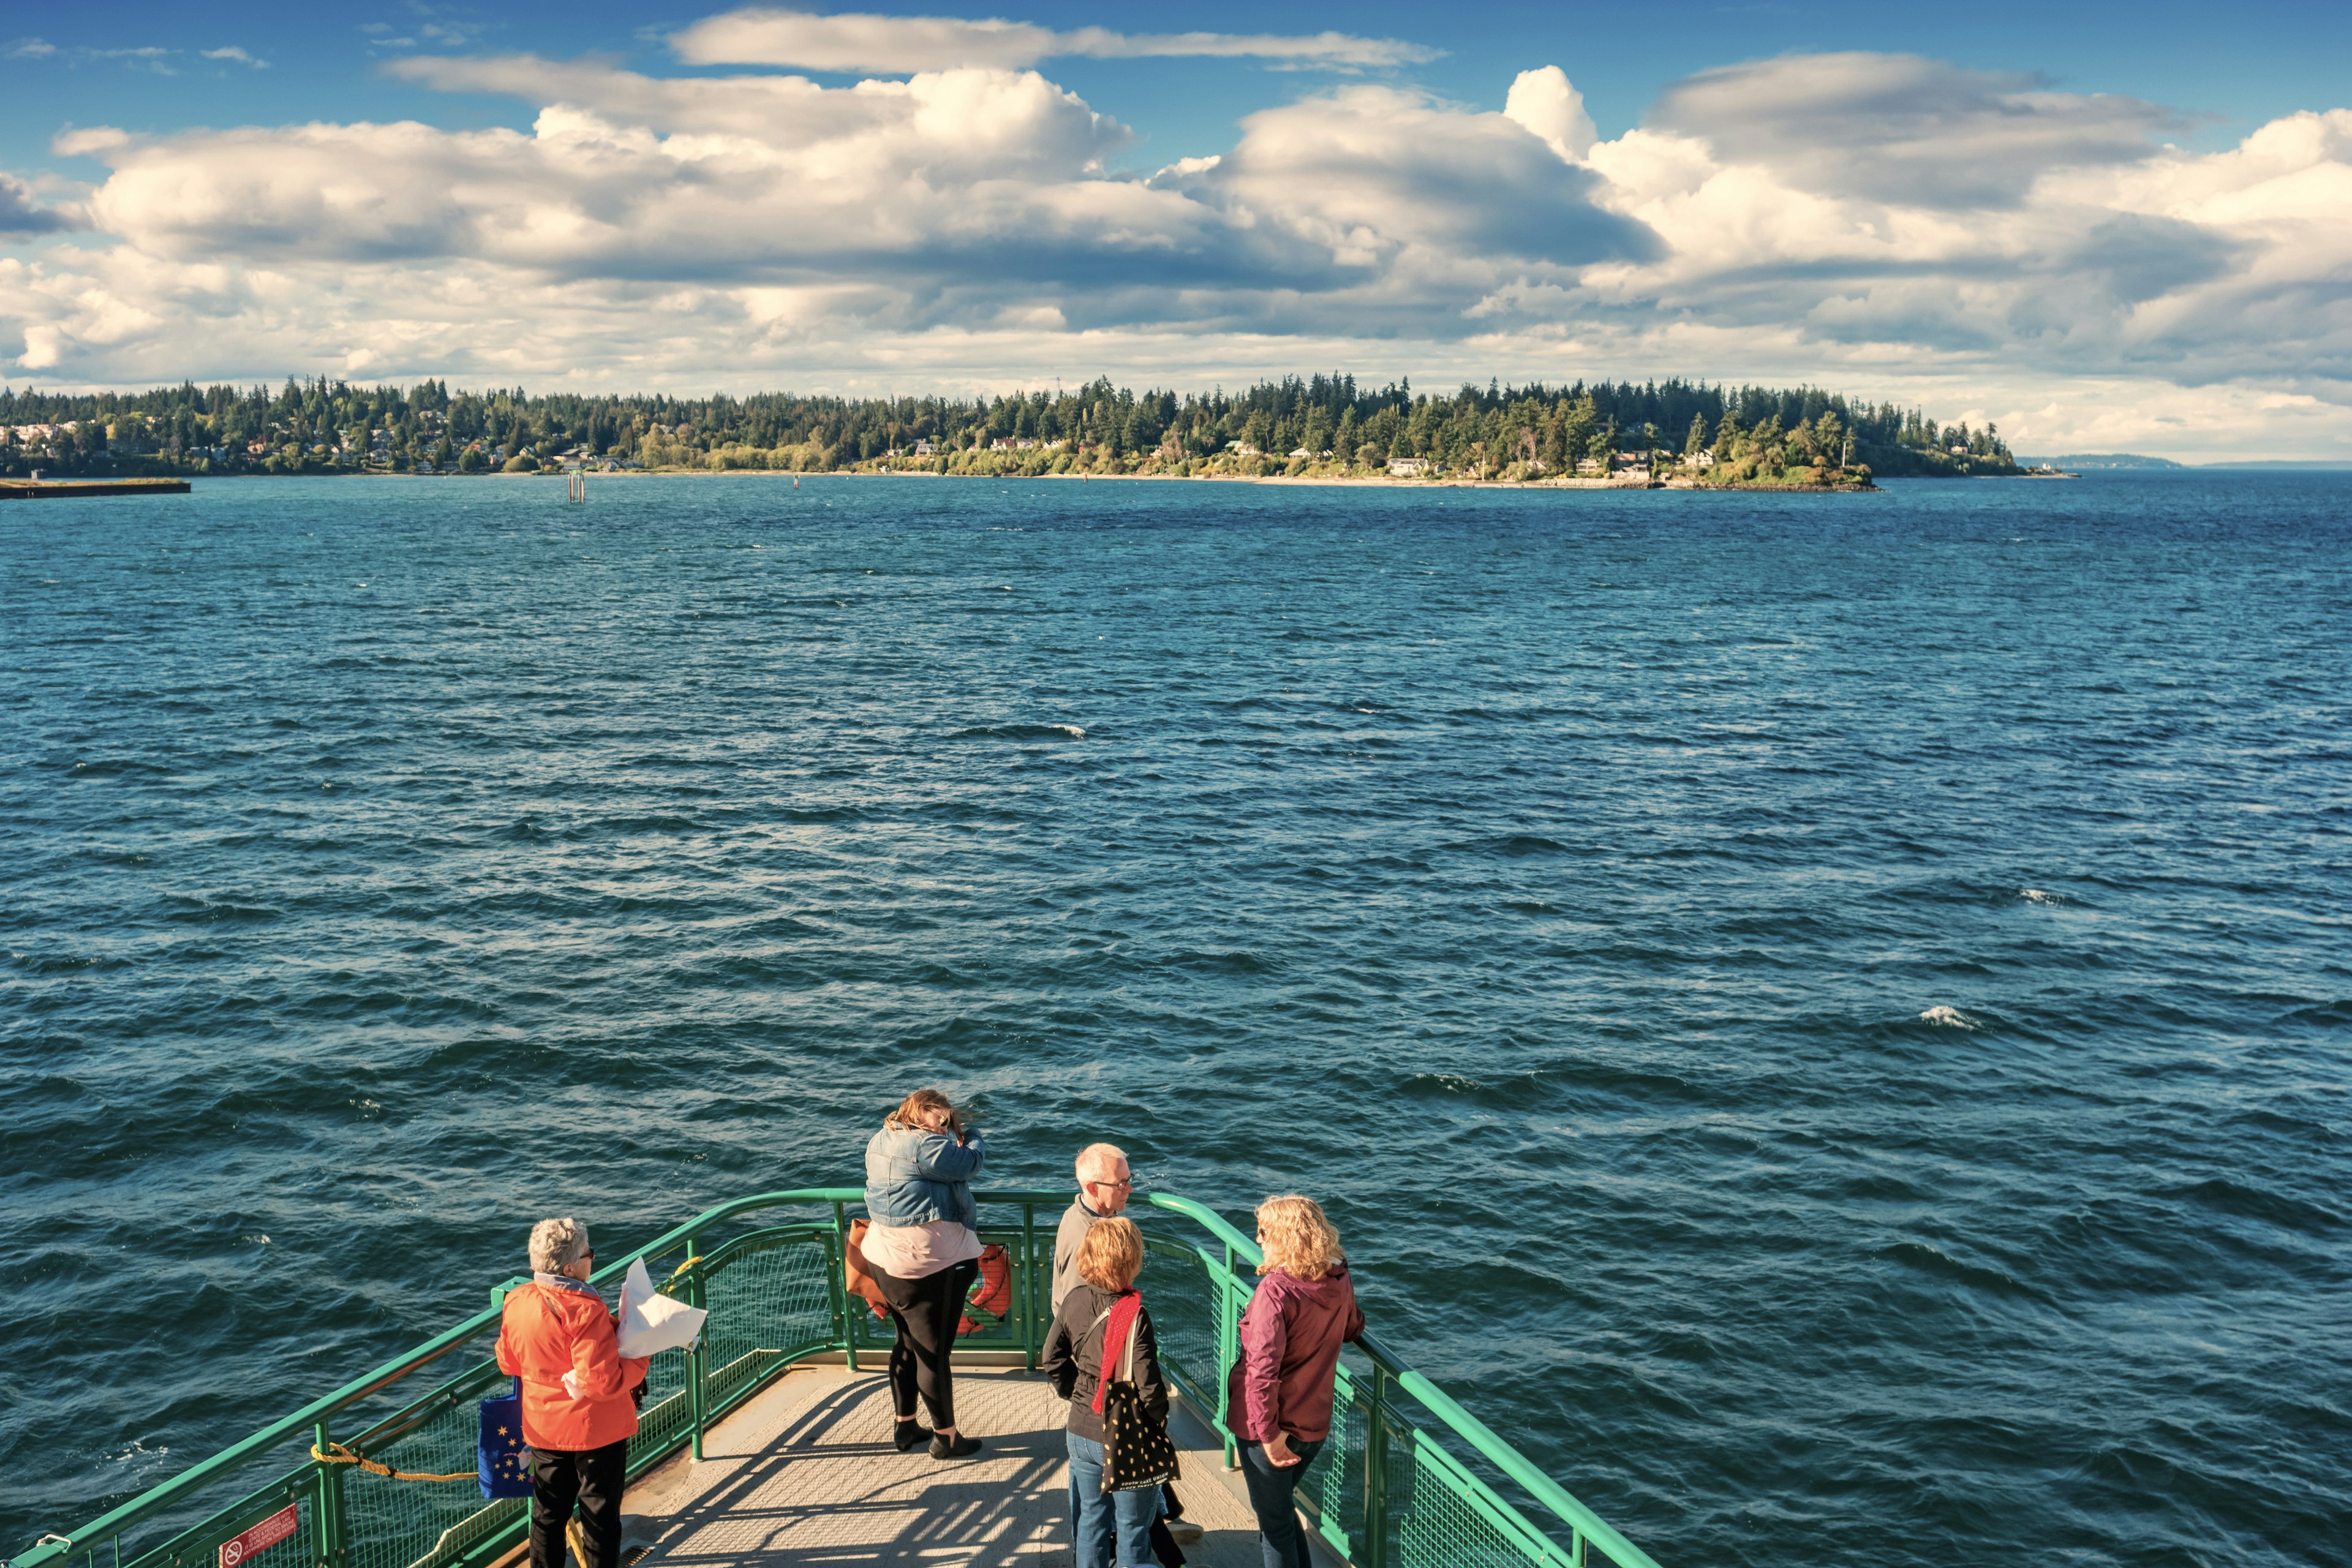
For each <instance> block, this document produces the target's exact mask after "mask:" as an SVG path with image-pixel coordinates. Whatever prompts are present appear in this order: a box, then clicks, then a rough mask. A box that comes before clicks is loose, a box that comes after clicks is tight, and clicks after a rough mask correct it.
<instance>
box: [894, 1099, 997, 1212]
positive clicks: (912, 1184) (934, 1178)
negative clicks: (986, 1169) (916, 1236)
mask: <svg viewBox="0 0 2352 1568" xmlns="http://www.w3.org/2000/svg"><path fill="white" fill-rule="evenodd" d="M987 1153H988V1148H987V1145H986V1143H985V1142H982V1138H981V1134H980V1131H979V1129H977V1128H974V1129H973V1130H971V1131H969V1132H967V1133H965V1134H964V1141H963V1142H961V1144H959V1143H958V1142H956V1141H955V1140H954V1139H953V1138H950V1137H949V1136H948V1135H947V1134H946V1133H944V1132H918V1131H915V1130H913V1129H912V1128H908V1127H902V1126H900V1125H899V1124H898V1120H897V1119H896V1118H895V1117H894V1118H892V1119H891V1120H890V1121H885V1122H884V1123H883V1124H882V1131H879V1132H877V1133H876V1134H874V1136H873V1138H872V1139H871V1140H870V1141H869V1142H867V1143H866V1213H867V1214H868V1215H872V1216H873V1220H874V1223H875V1224H876V1225H926V1224H929V1222H930V1221H932V1220H935V1219H951V1220H954V1221H955V1222H956V1223H957V1224H959V1225H961V1226H965V1227H967V1228H976V1226H977V1221H978V1218H979V1210H978V1208H977V1207H976V1206H975V1205H973V1203H972V1201H971V1179H972V1177H974V1176H976V1175H978V1174H980V1164H981V1161H982V1159H984V1158H985V1157H986V1156H987Z"/></svg>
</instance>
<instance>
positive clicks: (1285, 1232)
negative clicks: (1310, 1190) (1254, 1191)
mask: <svg viewBox="0 0 2352 1568" xmlns="http://www.w3.org/2000/svg"><path fill="white" fill-rule="evenodd" d="M1257 1228H1258V1245H1259V1246H1260V1247H1264V1248H1265V1262H1263V1263H1261V1264H1259V1265H1258V1266H1257V1271H1258V1272H1259V1273H1260V1274H1271V1273H1273V1272H1274V1271H1275V1270H1276V1269H1277V1268H1279V1269H1280V1270H1282V1272H1284V1273H1285V1274H1287V1275H1289V1276H1291V1277H1292V1278H1293V1279H1322V1278H1323V1277H1324V1276H1325V1275H1327V1274H1328V1273H1330V1272H1331V1268H1332V1266H1333V1265H1335V1264H1339V1263H1345V1262H1346V1261H1347V1260H1348V1255H1347V1254H1346V1253H1344V1252H1341V1251H1340V1250H1339V1229H1338V1227H1337V1226H1333V1225H1332V1223H1331V1222H1330V1221H1329V1220H1328V1219H1326V1218H1325V1217H1324V1215H1323V1205H1320V1204H1318V1203H1317V1202H1316V1201H1315V1200H1314V1199H1313V1198H1309V1197H1302V1196H1300V1195H1299V1194H1297V1193H1286V1194H1283V1195H1282V1196H1280V1197H1275V1198H1268V1199H1266V1200H1265V1202H1264V1203H1262V1204H1260V1205H1257Z"/></svg>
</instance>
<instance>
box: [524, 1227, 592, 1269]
mask: <svg viewBox="0 0 2352 1568" xmlns="http://www.w3.org/2000/svg"><path fill="white" fill-rule="evenodd" d="M587 1250H588V1227H587V1226H584V1225H582V1224H581V1223H580V1222H579V1221H578V1220H576V1219H543V1220H541V1221H540V1222H539V1223H538V1224H537V1225H535V1226H531V1227H530V1266H531V1267H532V1268H535V1269H537V1270H538V1271H539V1272H541V1274H561V1273H562V1272H563V1271H564V1270H565V1269H566V1268H570V1267H572V1265H573V1264H575V1263H577V1262H579V1261H580V1255H581V1254H582V1253H583V1252H586V1251H587Z"/></svg>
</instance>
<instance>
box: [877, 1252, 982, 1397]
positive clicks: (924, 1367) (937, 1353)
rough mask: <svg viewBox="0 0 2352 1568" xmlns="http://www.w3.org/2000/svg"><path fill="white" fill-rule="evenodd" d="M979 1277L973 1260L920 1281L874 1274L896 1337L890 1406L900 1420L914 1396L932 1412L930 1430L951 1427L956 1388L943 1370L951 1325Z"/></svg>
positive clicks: (953, 1328) (950, 1341) (952, 1341)
mask: <svg viewBox="0 0 2352 1568" xmlns="http://www.w3.org/2000/svg"><path fill="white" fill-rule="evenodd" d="M979 1278H980V1264H979V1262H978V1260H977V1259H972V1258H967V1259H965V1260H964V1261H963V1262H961V1263H957V1264H951V1265H950V1266H949V1267H947V1268H942V1269H940V1271H939V1272H938V1273H936V1274H926V1275H924V1276H923V1277H922V1278H921V1279H899V1278H898V1276H897V1275H895V1274H887V1273H885V1272H883V1271H882V1270H881V1269H879V1268H877V1269H876V1270H874V1283H875V1284H877V1285H878V1286H880V1287H881V1288H882V1300H883V1302H884V1303H885V1304H886V1305H887V1306H888V1307H889V1309H890V1322H891V1325H892V1326H893V1327H894V1328H896V1329H897V1330H898V1340H897V1342H895V1343H893V1344H892V1345H891V1347H890V1405H891V1410H892V1413H893V1414H894V1415H898V1417H899V1418H900V1419H901V1420H904V1419H905V1418H906V1417H908V1416H910V1415H914V1413H915V1395H916V1394H918V1393H920V1394H922V1396H923V1404H924V1405H925V1406H927V1407H928V1408H929V1411H930V1413H931V1425H932V1426H935V1427H938V1426H954V1425H955V1424H956V1418H955V1384H954V1382H953V1381H952V1379H951V1377H950V1373H949V1371H948V1352H950V1351H952V1350H953V1349H955V1337H956V1324H957V1323H958V1322H960V1321H962V1319H963V1299H964V1296H965V1294H966V1293H967V1292H969V1291H970V1290H971V1282H972V1281H973V1280H975V1279H979Z"/></svg>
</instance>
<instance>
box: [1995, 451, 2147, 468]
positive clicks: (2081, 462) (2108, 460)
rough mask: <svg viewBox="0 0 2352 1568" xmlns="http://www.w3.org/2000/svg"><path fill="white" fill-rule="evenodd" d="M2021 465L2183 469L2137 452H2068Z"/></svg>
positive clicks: (2031, 459)
mask: <svg viewBox="0 0 2352 1568" xmlns="http://www.w3.org/2000/svg"><path fill="white" fill-rule="evenodd" d="M2017 460H2018V461H2019V462H2021V463H2026V464H2033V463H2047V464H2049V465H2050V466H2051V467H2052V468H2187V467H2188V466H2189V465H2188V464H2186V463H2176V462H2174V461H2173V460H2172V459H2171V458H2143V457H2141V456H2140V455H2139V454H2138V453H2137V452H2069V453H2067V454H2066V455H2065V456H2064V457H2063V458H2018V459H2017Z"/></svg>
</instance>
